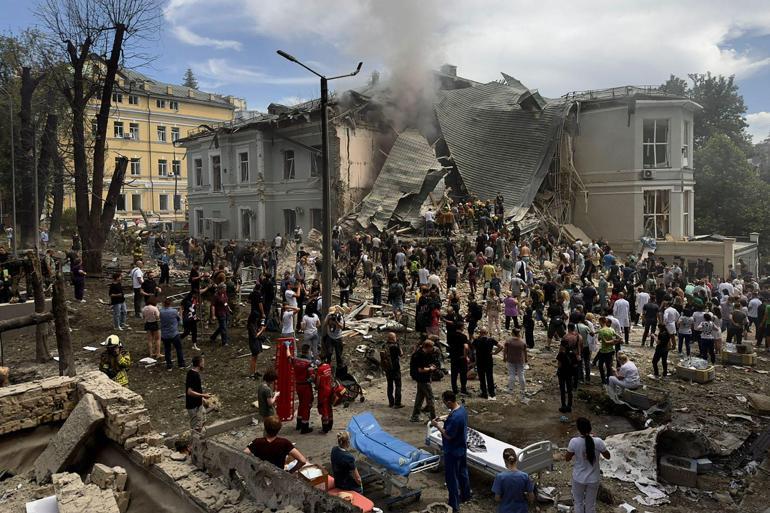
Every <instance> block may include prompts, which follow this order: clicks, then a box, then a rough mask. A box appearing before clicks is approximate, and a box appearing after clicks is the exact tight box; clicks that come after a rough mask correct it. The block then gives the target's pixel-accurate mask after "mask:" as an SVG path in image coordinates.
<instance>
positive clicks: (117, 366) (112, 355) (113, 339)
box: [99, 335, 131, 387]
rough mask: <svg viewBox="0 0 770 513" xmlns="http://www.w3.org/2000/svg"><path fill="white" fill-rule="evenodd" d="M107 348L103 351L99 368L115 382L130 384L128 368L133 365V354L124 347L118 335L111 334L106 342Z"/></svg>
mask: <svg viewBox="0 0 770 513" xmlns="http://www.w3.org/2000/svg"><path fill="white" fill-rule="evenodd" d="M104 346H105V347H106V348H107V349H106V350H105V351H104V353H102V357H101V360H100V362H99V370H101V371H102V372H103V373H105V374H106V375H107V376H108V377H109V378H110V379H111V380H113V381H114V382H115V383H117V384H119V385H122V386H124V387H125V386H128V369H129V367H131V354H130V353H129V352H128V351H126V350H125V349H124V348H123V344H121V343H120V338H118V336H117V335H110V336H109V337H107V340H106V341H105V343H104Z"/></svg>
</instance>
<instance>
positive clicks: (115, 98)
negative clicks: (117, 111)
mask: <svg viewBox="0 0 770 513" xmlns="http://www.w3.org/2000/svg"><path fill="white" fill-rule="evenodd" d="M112 103H123V93H112Z"/></svg>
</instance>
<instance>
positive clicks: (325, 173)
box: [278, 50, 363, 316]
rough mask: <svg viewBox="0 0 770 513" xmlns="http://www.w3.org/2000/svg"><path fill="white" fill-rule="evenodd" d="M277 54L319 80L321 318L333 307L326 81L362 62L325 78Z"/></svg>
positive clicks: (327, 84)
mask: <svg viewBox="0 0 770 513" xmlns="http://www.w3.org/2000/svg"><path fill="white" fill-rule="evenodd" d="M278 55H280V56H281V57H283V58H284V59H286V60H288V61H291V62H294V63H296V64H299V65H300V66H302V67H303V68H305V69H306V70H308V71H309V72H310V73H312V74H313V75H315V76H317V77H318V78H320V79H321V201H322V203H323V208H322V210H321V213H322V217H323V226H322V228H323V241H322V245H321V256H322V258H323V262H322V263H323V266H322V270H321V298H322V299H321V313H322V314H323V316H326V314H327V313H328V312H329V307H331V306H332V260H333V259H334V252H333V251H332V203H333V202H332V179H331V173H330V171H329V128H328V126H329V113H328V111H327V107H328V104H329V81H330V80H336V79H338V78H343V77H352V76H355V75H357V74H358V72H359V71H361V66H363V63H362V62H359V63H358V66H357V67H356V70H355V71H354V72H352V73H348V74H346V75H338V76H336V77H329V78H327V77H325V76H324V75H321V74H320V73H318V72H317V71H315V70H313V69H312V68H309V67H308V66H306V65H305V64H303V63H302V62H300V61H298V60H297V59H296V58H295V57H293V56H292V55H289V54H288V53H286V52H284V51H283V50H278Z"/></svg>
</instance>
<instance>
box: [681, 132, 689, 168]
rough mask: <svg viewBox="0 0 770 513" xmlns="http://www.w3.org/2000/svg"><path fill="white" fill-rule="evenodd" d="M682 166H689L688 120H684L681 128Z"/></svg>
mask: <svg viewBox="0 0 770 513" xmlns="http://www.w3.org/2000/svg"><path fill="white" fill-rule="evenodd" d="M682 167H690V122H689V121H685V122H684V127H683V130H682Z"/></svg>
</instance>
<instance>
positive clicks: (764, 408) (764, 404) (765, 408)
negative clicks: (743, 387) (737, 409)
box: [746, 394, 770, 415]
mask: <svg viewBox="0 0 770 513" xmlns="http://www.w3.org/2000/svg"><path fill="white" fill-rule="evenodd" d="M746 396H747V399H748V402H749V406H751V407H752V408H754V409H755V410H756V411H757V412H758V413H759V414H760V415H768V414H770V397H769V396H766V395H762V394H746Z"/></svg>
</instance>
